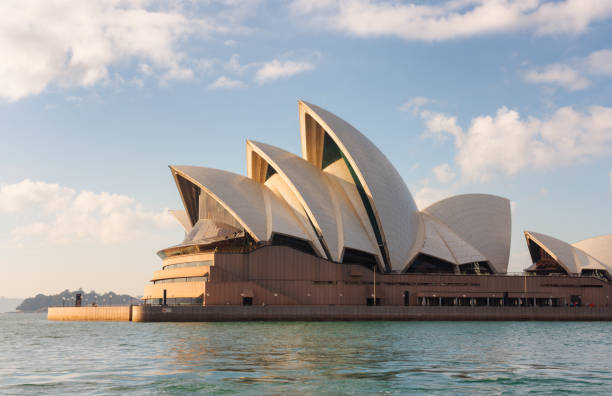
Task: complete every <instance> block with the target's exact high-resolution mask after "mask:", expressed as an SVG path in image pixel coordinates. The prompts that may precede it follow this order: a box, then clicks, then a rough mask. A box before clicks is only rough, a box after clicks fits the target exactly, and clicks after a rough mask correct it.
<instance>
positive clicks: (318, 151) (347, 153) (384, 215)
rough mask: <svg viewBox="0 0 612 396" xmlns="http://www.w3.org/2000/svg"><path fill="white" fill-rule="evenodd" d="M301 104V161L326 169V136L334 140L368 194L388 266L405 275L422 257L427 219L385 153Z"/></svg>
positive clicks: (337, 119) (345, 124) (347, 126)
mask: <svg viewBox="0 0 612 396" xmlns="http://www.w3.org/2000/svg"><path fill="white" fill-rule="evenodd" d="M298 104H299V114H300V134H301V143H302V157H303V158H304V159H306V160H307V161H309V162H310V163H312V164H314V165H315V166H317V167H319V168H321V166H322V164H321V162H320V161H321V159H322V156H323V155H322V154H323V153H322V150H323V148H324V140H325V139H324V137H325V134H327V135H328V136H329V137H330V138H331V139H332V140H333V141H334V143H335V144H336V145H337V146H338V148H339V149H340V151H341V153H342V155H343V156H344V158H345V160H346V162H347V164H349V166H350V168H351V171H352V174H353V175H354V178H355V184H356V185H358V186H359V187H360V188H361V189H362V190H363V195H362V197H363V198H362V199H363V200H364V205H367V206H368V208H366V209H368V212H369V213H371V214H372V215H371V216H372V218H371V222H372V228H373V229H374V232H375V234H377V239H380V240H379V241H378V243H379V244H381V246H380V248H381V253H382V254H383V255H384V256H386V259H385V260H386V264H387V266H388V267H389V269H392V270H395V271H401V270H403V269H404V268H405V267H406V265H407V264H409V263H410V262H411V261H412V260H413V259H414V257H415V256H416V255H417V254H418V252H419V250H420V245H421V244H422V240H423V237H424V226H423V224H422V219H421V218H420V216H419V211H418V209H417V206H416V203H415V202H414V199H413V197H412V194H411V193H410V190H409V189H408V187H407V186H406V183H405V182H404V179H403V178H402V177H401V175H400V174H399V172H398V171H397V169H395V167H394V166H393V164H392V163H391V161H389V159H388V158H387V157H386V156H385V154H384V153H383V152H382V151H381V150H380V149H379V148H378V147H376V145H375V144H374V143H372V141H371V140H370V139H368V138H367V137H366V136H365V135H364V134H363V133H361V132H359V131H358V130H357V129H356V128H355V127H353V126H352V125H351V124H349V123H348V122H346V121H344V120H343V119H341V118H340V117H338V116H336V115H335V114H332V113H330V112H329V111H327V110H325V109H322V108H320V107H318V106H316V105H313V104H310V103H308V102H305V101H302V100H300V101H299V102H298ZM308 117H310V118H308ZM309 120H314V121H315V124H314V125H313V124H312V122H309Z"/></svg>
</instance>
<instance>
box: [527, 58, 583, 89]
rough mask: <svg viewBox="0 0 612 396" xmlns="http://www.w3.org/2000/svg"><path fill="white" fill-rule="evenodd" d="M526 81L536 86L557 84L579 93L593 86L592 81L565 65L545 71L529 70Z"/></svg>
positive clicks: (552, 66)
mask: <svg viewBox="0 0 612 396" xmlns="http://www.w3.org/2000/svg"><path fill="white" fill-rule="evenodd" d="M525 80H527V81H529V82H531V83H535V84H556V85H560V86H562V87H564V88H567V89H568V90H570V91H578V90H581V89H585V88H587V87H588V86H589V85H591V83H590V81H589V80H588V79H587V78H585V77H584V76H582V75H581V74H580V73H579V72H578V71H576V70H575V69H574V68H572V67H570V66H568V65H563V64H552V65H548V66H547V67H546V68H545V69H544V70H541V71H537V70H529V71H527V72H526V73H525Z"/></svg>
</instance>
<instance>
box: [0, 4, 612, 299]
mask: <svg viewBox="0 0 612 396" xmlns="http://www.w3.org/2000/svg"><path fill="white" fill-rule="evenodd" d="M0 19H1V20H2V22H1V23H0V141H1V142H2V143H1V144H0V169H2V171H1V172H0V248H1V250H2V252H3V254H2V259H1V261H0V264H1V267H2V270H3V273H4V275H3V276H2V278H1V279H0V295H5V296H10V297H25V296H28V295H31V294H34V293H37V292H45V293H49V292H57V291H60V290H63V289H64V288H78V287H83V288H85V289H91V288H94V289H96V290H98V291H106V290H111V289H113V290H114V291H116V292H127V293H132V294H141V293H142V288H143V286H144V284H145V283H146V281H147V280H148V279H149V276H150V275H151V273H152V271H153V270H156V269H158V268H159V264H160V262H159V259H158V258H157V256H156V255H155V252H156V251H157V250H159V249H161V248H164V247H166V246H169V245H171V244H174V243H177V242H179V241H180V240H181V238H182V230H181V229H180V227H179V226H178V225H176V224H174V222H173V220H172V219H170V218H169V216H168V214H167V212H166V209H174V208H178V207H180V205H181V203H180V198H179V196H178V193H177V192H176V188H175V186H174V182H173V180H172V178H171V176H170V172H169V170H168V168H167V166H168V165H169V164H186V165H201V166H209V167H215V168H222V169H226V170H230V171H234V172H238V173H242V174H244V173H245V172H246V171H245V168H246V161H245V140H246V139H247V138H251V139H255V140H258V141H262V142H266V143H270V144H274V145H276V146H279V147H282V148H285V149H288V150H290V151H293V152H296V153H299V125H298V113H297V100H298V99H304V100H307V101H309V102H312V103H315V104H317V105H319V106H322V107H324V108H326V109H328V110H330V111H332V112H334V113H336V114H337V115H339V116H340V117H342V118H344V119H346V120H347V121H349V122H350V123H352V124H353V125H354V126H356V127H357V128H358V129H359V130H361V131H362V132H364V133H365V134H366V135H367V136H368V137H369V138H370V139H371V140H372V141H373V142H374V143H375V144H377V145H378V146H379V147H380V148H381V150H382V151H383V152H384V153H386V155H387V156H388V157H389V159H390V160H391V161H392V162H393V163H394V164H395V166H396V167H397V168H398V170H399V172H400V174H401V175H402V176H403V177H404V180H405V181H406V183H407V185H408V187H409V188H410V190H411V192H412V193H413V195H414V197H415V199H416V200H417V203H418V204H419V206H420V207H421V208H423V207H425V206H426V205H427V204H429V203H433V202H435V201H437V200H438V199H441V198H444V197H446V196H450V195H454V194H460V193H469V192H483V193H491V194H497V195H501V196H504V197H507V198H509V199H510V200H511V201H512V202H513V241H512V258H511V270H520V269H521V268H522V267H524V266H525V265H527V264H529V257H528V253H527V252H526V248H525V242H524V238H523V237H522V231H523V230H525V229H528V230H534V231H538V232H543V233H547V234H550V235H552V236H556V237H558V238H560V239H563V240H566V241H569V242H574V241H577V240H580V239H584V238H588V237H591V236H596V235H601V234H608V233H610V232H611V230H610V224H612V221H611V220H612V214H611V213H612V100H611V98H612V95H611V94H612V84H611V82H612V40H611V37H612V2H607V1H595V0H593V1H589V0H581V1H544V0H526V1H510V0H507V1H506V0H493V1H486V0H474V1H472V0H452V1H437V2H409V1H403V2H402V1H374V0H371V1H370V0H359V1H352V2H345V1H333V0H331V1H328V0H323V1H321V0H319V1H310V2H307V1H281V2H263V1H201V2H197V1H193V2H174V1H172V2H158V1H140V0H133V1H128V0H126V1H119V0H113V1H104V2H97V3H93V2H81V1H76V0H64V1H54V2H51V1H42V0H41V1H12V0H8V1H4V2H2V4H0Z"/></svg>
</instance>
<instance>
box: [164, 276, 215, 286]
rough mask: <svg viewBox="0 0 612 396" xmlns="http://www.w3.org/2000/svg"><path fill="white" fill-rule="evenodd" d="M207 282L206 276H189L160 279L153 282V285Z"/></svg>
mask: <svg viewBox="0 0 612 396" xmlns="http://www.w3.org/2000/svg"><path fill="white" fill-rule="evenodd" d="M206 281H208V274H207V275H204V276H190V277H187V278H185V277H182V278H169V279H160V280H155V281H153V284H154V285H157V284H159V283H180V282H206Z"/></svg>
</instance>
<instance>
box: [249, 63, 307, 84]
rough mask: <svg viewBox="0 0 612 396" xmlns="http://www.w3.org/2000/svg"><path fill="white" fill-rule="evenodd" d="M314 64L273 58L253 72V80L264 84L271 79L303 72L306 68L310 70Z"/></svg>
mask: <svg viewBox="0 0 612 396" xmlns="http://www.w3.org/2000/svg"><path fill="white" fill-rule="evenodd" d="M313 68H314V65H313V64H312V63H310V62H299V61H292V60H286V61H280V60H278V59H274V60H272V61H270V62H266V63H264V64H263V65H262V66H261V67H260V68H259V70H257V73H255V81H257V83H258V84H259V85H263V84H266V83H268V82H271V81H275V80H278V79H283V78H289V77H291V76H294V75H296V74H300V73H304V72H306V71H308V70H312V69H313Z"/></svg>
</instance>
